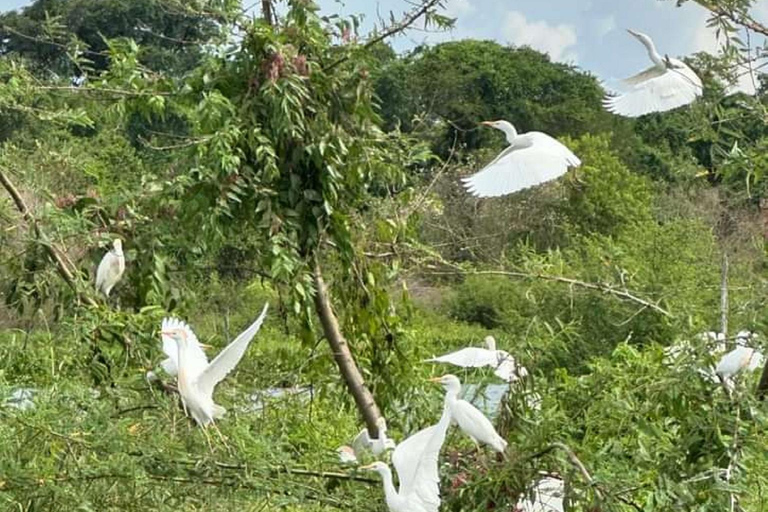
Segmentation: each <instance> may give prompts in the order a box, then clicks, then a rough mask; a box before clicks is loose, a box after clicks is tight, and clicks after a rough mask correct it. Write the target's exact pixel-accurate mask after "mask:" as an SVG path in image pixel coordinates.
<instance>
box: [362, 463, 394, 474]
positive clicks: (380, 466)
mask: <svg viewBox="0 0 768 512" xmlns="http://www.w3.org/2000/svg"><path fill="white" fill-rule="evenodd" d="M360 469H364V470H367V471H375V472H377V473H378V474H380V475H383V474H384V473H388V472H389V466H387V465H386V464H385V463H383V462H381V461H380V460H377V461H376V462H374V463H371V464H368V465H367V466H361V467H360Z"/></svg>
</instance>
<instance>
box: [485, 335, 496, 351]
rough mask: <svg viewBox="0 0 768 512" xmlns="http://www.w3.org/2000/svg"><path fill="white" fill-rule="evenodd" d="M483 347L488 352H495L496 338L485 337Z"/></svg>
mask: <svg viewBox="0 0 768 512" xmlns="http://www.w3.org/2000/svg"><path fill="white" fill-rule="evenodd" d="M485 346H486V347H488V350H496V338H494V337H493V336H486V337H485Z"/></svg>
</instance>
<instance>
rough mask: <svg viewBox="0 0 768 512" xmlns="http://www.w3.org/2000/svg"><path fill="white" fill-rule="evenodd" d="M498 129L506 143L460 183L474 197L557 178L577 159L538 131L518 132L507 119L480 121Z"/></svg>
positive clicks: (491, 195) (489, 195)
mask: <svg viewBox="0 0 768 512" xmlns="http://www.w3.org/2000/svg"><path fill="white" fill-rule="evenodd" d="M481 124H484V125H486V126H491V127H493V128H496V129H497V130H501V131H502V132H504V133H505V134H506V136H507V142H509V146H507V147H506V148H504V150H503V151H502V152H501V153H499V155H498V156H497V157H496V158H494V159H493V160H492V161H491V163H489V164H488V165H486V166H485V167H483V169H481V170H480V172H478V173H476V174H473V175H472V176H469V177H468V178H462V180H461V181H462V182H463V183H464V187H466V189H467V191H469V193H470V194H472V195H474V196H477V197H498V196H503V195H507V194H512V193H513V192H517V191H519V190H523V189H526V188H529V187H534V186H536V185H540V184H542V183H545V182H547V181H551V180H554V179H556V178H559V177H560V176H562V175H563V174H565V173H566V171H567V170H568V167H569V166H570V167H578V166H579V165H581V160H579V159H578V157H576V155H574V154H573V153H572V152H571V150H570V149H568V148H567V147H565V146H564V145H562V144H561V143H559V142H558V141H556V140H555V139H553V138H552V137H550V136H549V135H547V134H546V133H541V132H528V133H521V134H518V133H517V130H515V127H514V126H512V124H511V123H509V122H507V121H484V122H483V123H481Z"/></svg>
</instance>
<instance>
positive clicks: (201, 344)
mask: <svg viewBox="0 0 768 512" xmlns="http://www.w3.org/2000/svg"><path fill="white" fill-rule="evenodd" d="M200 346H201V347H203V348H209V349H210V348H213V345H206V344H205V343H200Z"/></svg>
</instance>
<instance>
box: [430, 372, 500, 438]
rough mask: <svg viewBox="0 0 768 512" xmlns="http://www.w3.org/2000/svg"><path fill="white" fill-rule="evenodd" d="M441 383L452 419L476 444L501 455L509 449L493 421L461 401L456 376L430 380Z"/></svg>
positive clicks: (459, 385)
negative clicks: (486, 446) (485, 446)
mask: <svg viewBox="0 0 768 512" xmlns="http://www.w3.org/2000/svg"><path fill="white" fill-rule="evenodd" d="M430 381H431V382H439V383H440V384H441V385H442V386H443V388H444V389H445V407H446V409H448V410H449V411H450V413H451V419H452V420H453V421H454V422H455V423H457V424H458V425H459V428H460V429H461V430H462V431H463V432H464V433H465V434H467V435H468V436H469V438H470V439H472V441H474V443H475V444H479V443H484V444H487V445H488V446H490V447H491V448H493V449H494V450H495V451H497V452H499V453H503V452H504V450H505V449H506V448H507V441H506V440H505V439H504V438H503V437H501V436H500V435H499V433H498V432H496V429H495V428H493V424H492V423H491V421H490V420H489V419H488V418H486V417H485V415H483V413H482V412H480V411H479V410H478V409H477V408H476V407H475V406H474V405H472V404H470V403H469V402H467V401H466V400H461V399H459V393H460V392H461V381H460V380H459V378H458V377H456V376H455V375H450V374H448V375H443V376H442V377H436V378H434V379H430Z"/></svg>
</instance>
